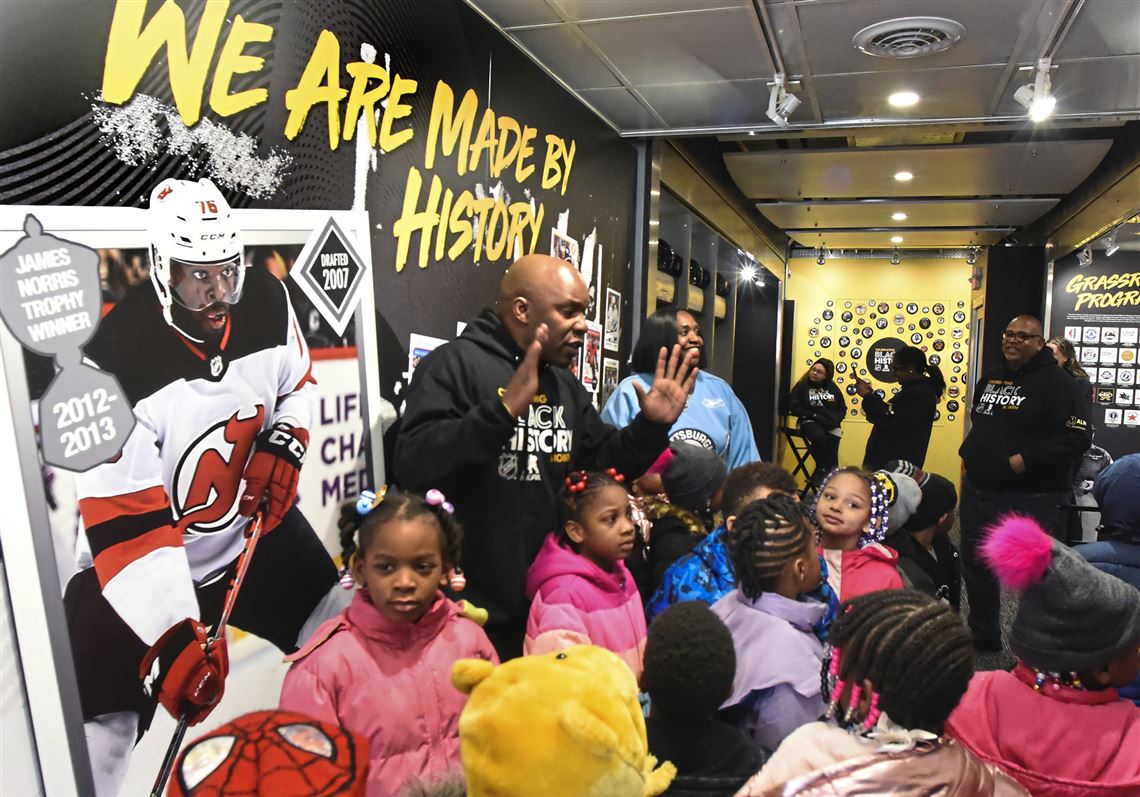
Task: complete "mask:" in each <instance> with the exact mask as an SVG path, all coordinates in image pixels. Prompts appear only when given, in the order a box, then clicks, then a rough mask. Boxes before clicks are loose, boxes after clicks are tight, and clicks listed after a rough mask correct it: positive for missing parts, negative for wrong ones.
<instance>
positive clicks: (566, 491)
mask: <svg viewBox="0 0 1140 797" xmlns="http://www.w3.org/2000/svg"><path fill="white" fill-rule="evenodd" d="M623 482H625V477H624V476H622V475H621V474H620V473H618V472H617V471H616V470H615V469H613V468H610V469H609V470H606V471H600V470H591V471H584V470H573V471H570V474H569V475H568V476H567V477H566V485H565V486H564V487H563V488H562V493H561V496H560V505H559V509H560V511H559V517H558V541H559V542H560V543H562V544H563V545H565V546H568V547H570V548H571V549H572V550H575V551H576V550H578V549H577V547H576V546H575V544H574V541H573V540H571V539H570V535H568V534H567V533H566V524H567V523H569V522H570V521H574V522H575V523H581V522H582V514H583V512H585V510H586V508H587V507H589V506H590V504H592V503H594V499H595V498H597V496H598V493H600V492H601V491H602V490H604V489H605V488H606V487H611V486H613V487H621V488H622V489H623V490H624V489H626V487H625V484H624V483H623Z"/></svg>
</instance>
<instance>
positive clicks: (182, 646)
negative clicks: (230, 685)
mask: <svg viewBox="0 0 1140 797" xmlns="http://www.w3.org/2000/svg"><path fill="white" fill-rule="evenodd" d="M206 638H207V635H206V628H205V626H203V625H202V624H201V623H200V622H198V621H197V620H193V619H191V618H189V617H187V618H186V619H185V620H183V621H182V622H181V623H178V624H177V625H173V626H171V627H170V629H169V630H167V632H166V633H165V634H163V635H162V636H161V637H160V638H159V640H158V641H157V642H155V643H154V645H153V646H152V647H151V649H150V650H149V651H147V654H146V656H145V657H143V661H142V666H141V667H140V668H139V677H140V678H142V681H143V691H144V692H146V694H147V695H149V696H151V697H155V696H157V697H158V702H159V703H161V704H162V706H163V708H165V709H166V710H167V711H169V712H170V716H172V717H174V718H175V719H180V718H181V717H182V716H183V715H185V716H186V718H187V720H188V721H189V723H190V724H191V725H197V724H198V723H199V722H201V721H202V720H204V719H206V717H207V716H208V715H209V714H210V712H211V711H213V710H214V706H216V705H217V704H218V703H219V702H221V699H222V693H223V692H225V690H226V673H228V672H229V670H230V659H229V654H228V653H227V652H226V640H225V638H222V639H218V640H217V641H215V642H214V644H212V645H211V646H210V652H209V653H208V654H207V653H206V650H205V647H206Z"/></svg>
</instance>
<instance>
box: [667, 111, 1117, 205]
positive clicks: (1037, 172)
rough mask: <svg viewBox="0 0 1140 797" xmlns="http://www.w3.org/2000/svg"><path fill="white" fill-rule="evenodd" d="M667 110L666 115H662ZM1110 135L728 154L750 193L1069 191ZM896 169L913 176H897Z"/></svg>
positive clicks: (905, 194)
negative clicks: (1084, 138) (904, 179)
mask: <svg viewBox="0 0 1140 797" xmlns="http://www.w3.org/2000/svg"><path fill="white" fill-rule="evenodd" d="M668 118H669V117H668V116H666V119H668ZM1111 144H1112V142H1111V141H1106V140H1095V141H1041V142H1026V143H1003V144H964V145H956V146H929V147H882V148H875V149H854V150H772V151H765V152H739V153H728V154H726V155H725V156H724V162H725V165H726V166H727V167H728V171H729V173H730V174H731V175H732V177H733V179H734V180H735V181H736V184H737V185H738V186H739V187H740V190H741V191H743V192H744V194H745V196H748V197H750V198H752V199H800V198H805V197H807V198H817V199H838V198H856V197H936V196H947V197H952V196H1056V195H1061V194H1065V193H1067V192H1069V191H1071V190H1073V189H1074V188H1075V187H1076V186H1077V185H1078V184H1079V183H1080V182H1081V181H1082V180H1083V179H1084V178H1085V177H1087V176H1088V174H1089V173H1090V172H1091V171H1092V170H1093V168H1094V167H1095V166H1096V165H1097V164H1098V163H1100V161H1101V159H1102V158H1104V155H1105V153H1106V152H1108V148H1109V146H1110V145H1111ZM898 171H909V172H911V173H912V174H913V175H914V179H912V180H910V181H908V182H899V181H897V180H895V179H894V174H895V173H896V172H898Z"/></svg>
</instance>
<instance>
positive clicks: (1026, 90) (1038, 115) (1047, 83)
mask: <svg viewBox="0 0 1140 797" xmlns="http://www.w3.org/2000/svg"><path fill="white" fill-rule="evenodd" d="M1052 67H1053V64H1052V60H1051V59H1049V58H1042V59H1040V60H1039V61H1038V62H1037V71H1036V74H1035V75H1034V78H1033V82H1032V83H1026V84H1025V85H1024V86H1022V87H1021V88H1019V89H1018V90H1017V91H1015V92H1014V93H1013V98H1014V99H1015V100H1017V102H1018V103H1019V104H1021V105H1022V106H1024V107H1025V108H1026V109H1028V110H1029V118H1030V119H1031V120H1032V121H1033V122H1043V121H1045V120H1046V119H1048V118H1049V116H1050V115H1051V114H1052V113H1053V109H1054V108H1056V107H1057V98H1056V97H1054V96H1053V79H1052V77H1050V75H1049V70H1050V69H1052Z"/></svg>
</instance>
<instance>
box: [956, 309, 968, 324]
mask: <svg viewBox="0 0 1140 797" xmlns="http://www.w3.org/2000/svg"><path fill="white" fill-rule="evenodd" d="M965 320H966V314H965V313H963V312H962V311H961V310H958V311H957V312H955V313H954V323H955V324H961V323H962V322H963V321H965Z"/></svg>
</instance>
